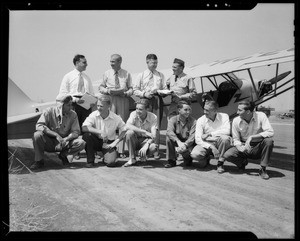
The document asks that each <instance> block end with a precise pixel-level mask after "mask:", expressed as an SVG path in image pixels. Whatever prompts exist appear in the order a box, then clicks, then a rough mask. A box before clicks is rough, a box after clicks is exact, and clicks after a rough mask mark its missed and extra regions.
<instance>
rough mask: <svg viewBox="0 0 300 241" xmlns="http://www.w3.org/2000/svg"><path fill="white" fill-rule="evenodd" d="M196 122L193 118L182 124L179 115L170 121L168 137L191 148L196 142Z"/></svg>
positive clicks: (190, 117)
mask: <svg viewBox="0 0 300 241" xmlns="http://www.w3.org/2000/svg"><path fill="white" fill-rule="evenodd" d="M195 130H196V120H195V118H193V117H192V116H189V117H188V118H187V119H186V122H184V123H183V122H182V121H181V120H180V118H179V115H177V116H173V117H171V118H170V120H169V121H168V127H167V136H168V137H169V138H170V139H171V140H172V141H174V142H176V141H178V140H180V141H181V142H184V143H185V144H186V146H187V147H191V146H192V145H193V144H194V142H195Z"/></svg>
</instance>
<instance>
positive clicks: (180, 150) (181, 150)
mask: <svg viewBox="0 0 300 241" xmlns="http://www.w3.org/2000/svg"><path fill="white" fill-rule="evenodd" d="M177 145H178V148H177V152H179V153H181V152H183V151H185V150H186V145H185V144H184V143H183V142H181V141H177Z"/></svg>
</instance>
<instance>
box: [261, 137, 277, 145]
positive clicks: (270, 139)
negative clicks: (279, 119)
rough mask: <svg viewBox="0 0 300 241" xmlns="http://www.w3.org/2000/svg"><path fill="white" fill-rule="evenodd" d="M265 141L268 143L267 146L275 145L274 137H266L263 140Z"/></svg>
mask: <svg viewBox="0 0 300 241" xmlns="http://www.w3.org/2000/svg"><path fill="white" fill-rule="evenodd" d="M263 143H264V144H265V145H266V146H270V147H273V146H274V141H273V139H272V138H265V139H264V140H263Z"/></svg>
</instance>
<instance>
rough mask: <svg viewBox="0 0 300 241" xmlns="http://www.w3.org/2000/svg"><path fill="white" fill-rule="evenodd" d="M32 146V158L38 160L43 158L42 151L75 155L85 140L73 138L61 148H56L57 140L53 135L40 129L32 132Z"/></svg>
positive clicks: (81, 148)
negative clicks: (48, 134)
mask: <svg viewBox="0 0 300 241" xmlns="http://www.w3.org/2000/svg"><path fill="white" fill-rule="evenodd" d="M32 141H33V147H34V153H35V155H34V160H35V161H40V160H42V159H44V152H45V151H47V152H60V153H61V155H62V156H67V155H76V154H77V153H79V152H80V151H82V150H83V149H84V146H85V141H84V140H82V139H79V138H77V139H74V140H72V141H69V144H68V145H67V146H66V147H64V148H63V150H59V149H58V148H57V146H58V144H59V142H58V140H56V138H54V137H49V136H47V135H46V134H44V133H43V132H42V131H36V132H34V134H33V138H32Z"/></svg>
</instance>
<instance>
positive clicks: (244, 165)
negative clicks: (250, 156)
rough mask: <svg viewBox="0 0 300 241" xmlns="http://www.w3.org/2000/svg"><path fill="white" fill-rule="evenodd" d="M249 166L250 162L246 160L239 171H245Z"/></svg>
mask: <svg viewBox="0 0 300 241" xmlns="http://www.w3.org/2000/svg"><path fill="white" fill-rule="evenodd" d="M247 165H248V160H247V159H244V160H243V162H242V165H241V166H240V167H239V170H240V171H245V169H246V166H247Z"/></svg>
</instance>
